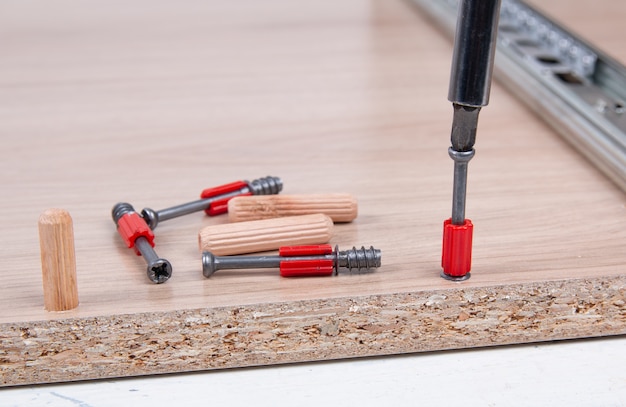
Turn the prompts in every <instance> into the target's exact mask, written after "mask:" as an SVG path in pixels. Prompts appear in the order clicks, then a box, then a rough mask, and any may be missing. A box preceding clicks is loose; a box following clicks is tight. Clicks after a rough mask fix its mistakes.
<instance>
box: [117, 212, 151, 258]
mask: <svg viewBox="0 0 626 407" xmlns="http://www.w3.org/2000/svg"><path fill="white" fill-rule="evenodd" d="M117 232H118V233H119V234H120V236H122V239H123V240H124V243H126V246H128V247H129V248H132V247H135V240H137V238H138V237H145V238H146V240H148V242H149V243H150V245H151V246H152V247H154V233H152V230H150V227H149V226H148V224H147V223H146V221H145V220H143V218H142V217H141V216H139V214H137V213H135V212H132V213H127V214H125V215H123V216H122V217H121V218H120V219H119V220H118V221H117ZM135 253H137V255H141V253H139V250H137V249H135Z"/></svg>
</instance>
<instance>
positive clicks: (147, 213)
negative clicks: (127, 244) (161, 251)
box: [141, 208, 159, 230]
mask: <svg viewBox="0 0 626 407" xmlns="http://www.w3.org/2000/svg"><path fill="white" fill-rule="evenodd" d="M141 217H142V218H143V220H145V221H146V223H147V224H148V226H149V227H150V229H152V230H154V229H155V228H156V227H157V225H158V224H159V215H158V214H157V213H156V211H155V210H153V209H150V208H144V209H143V210H142V211H141Z"/></svg>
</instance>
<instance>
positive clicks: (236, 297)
mask: <svg viewBox="0 0 626 407" xmlns="http://www.w3.org/2000/svg"><path fill="white" fill-rule="evenodd" d="M558 3H559V4H563V2H558ZM0 7H1V8H2V12H1V13H0V48H1V49H2V50H3V63H2V64H0V90H1V92H0V140H1V141H0V142H1V143H2V148H3V152H4V159H3V160H0V180H1V182H2V185H3V193H2V195H1V196H0V208H1V210H0V224H2V225H3V228H4V230H5V231H6V232H5V233H2V234H0V259H2V261H3V265H4V269H5V276H6V278H5V280H4V283H3V284H2V285H0V375H1V377H2V384H3V385H12V384H25V383H35V382H44V381H62V380H74V379H86V378H103V377H114V376H120V375H138V374H150V373H157V372H174V371H185V370H199V369H210V368H221V367H235V366H250V365H257V364H270V363H283V362H291V361H303V360H322V359H328V358H340V357H352V356H366V355H382V354H392V353H400V352H416V351H428V350H435V349H452V348H458V347H472V346H487V345H497V344H504V343H519V342H528V341H540V340H552V339H562V338H579V337H587V336H600V335H613V334H624V333H626V305H625V304H626V292H625V290H626V282H625V281H624V274H625V272H626V251H625V250H624V247H626V206H625V204H626V197H625V195H624V193H623V192H621V191H619V190H618V189H617V188H616V187H615V186H614V185H613V184H612V183H611V182H609V181H608V180H607V179H605V178H604V177H603V175H602V174H600V173H599V172H598V171H597V170H596V169H595V168H594V167H592V166H591V165H590V164H589V163H588V162H587V161H585V160H584V159H583V158H581V157H580V156H579V155H578V154H577V153H576V152H575V151H574V150H573V149H571V148H570V147H569V145H568V144H567V143H566V142H564V141H563V140H562V139H561V138H559V137H558V136H557V135H556V134H555V133H554V132H553V131H552V130H551V129H550V128H549V127H547V126H546V125H545V124H544V123H542V122H540V121H539V120H538V119H537V118H536V117H535V116H533V114H532V113H530V112H529V110H527V109H526V108H524V107H523V106H522V105H521V104H520V103H518V102H517V101H516V100H515V98H514V95H510V94H507V93H506V92H505V91H503V89H502V88H501V87H500V86H499V84H497V83H496V84H494V86H493V88H492V93H491V99H490V105H489V106H488V107H486V108H485V109H483V111H482V112H481V120H480V126H479V129H478V137H477V143H476V150H477V152H476V157H475V158H474V159H473V160H472V162H471V164H470V168H469V185H468V205H467V216H468V217H469V218H471V219H472V221H473V223H474V225H475V229H474V252H473V267H472V278H471V279H470V280H468V281H466V282H464V283H462V284H455V283H452V282H449V281H445V280H443V279H441V278H440V277H439V272H440V260H441V257H440V256H441V223H442V221H443V220H444V219H446V218H448V217H449V216H450V209H451V194H452V168H453V164H452V161H451V160H450V159H449V157H448V155H447V148H448V146H449V133H450V124H451V119H452V109H451V107H450V103H449V102H448V101H447V100H446V95H447V87H448V75H449V70H450V58H451V50H452V46H451V44H450V42H449V41H448V40H447V39H446V37H444V36H443V35H441V34H440V33H439V32H438V30H437V29H436V28H435V27H433V26H432V25H431V24H430V22H429V21H428V20H426V19H425V18H424V17H423V16H422V15H421V14H419V13H418V12H417V11H416V10H415V9H414V8H413V7H411V6H410V5H408V4H407V3H404V2H401V1H395V0H392V1H389V0H346V1H341V2H330V1H308V0H306V1H300V2H297V3H294V2H289V1H285V0H270V1H266V2H253V1H250V2H245V3H241V2H228V1H212V2H200V1H191V2H186V3H185V4H183V5H181V4H180V3H178V2H170V1H165V0H159V1H151V2H147V1H144V0H139V1H136V2H131V3H128V2H123V3H119V4H118V3H111V2H103V1H93V2H90V3H89V4H87V3H85V4H82V3H76V2H70V1H67V0H54V1H46V2H43V1H39V0H33V1H32V2H29V3H24V2H21V1H12V0H9V1H5V2H3V4H2V6H0ZM546 7H548V5H546ZM576 7H578V9H579V12H580V13H581V15H583V16H584V17H583V18H588V19H589V20H594V21H599V23H598V25H597V27H598V28H597V29H598V30H606V27H611V30H613V31H612V32H613V33H614V36H615V38H608V37H610V36H606V37H607V42H606V43H603V44H602V45H603V47H604V48H605V49H607V50H608V51H613V50H615V52H617V53H620V52H621V53H623V52H624V48H623V47H622V44H621V43H622V40H621V39H622V38H623V35H621V34H626V33H625V32H624V30H625V28H624V25H623V24H622V22H623V18H624V16H626V3H622V2H609V1H600V2H595V3H594V4H592V5H586V3H585V2H582V1H578V0H577V1H572V2H567V8H568V10H569V9H573V8H576ZM585 7H586V9H585ZM606 7H610V9H611V12H610V13H608V14H607V15H603V16H602V18H599V17H598V14H597V13H599V12H601V11H602V10H603V9H604V8H606ZM568 13H570V12H569V11H568ZM594 13H596V14H594ZM592 15H594V16H595V17H591V16H592ZM600 26H601V27H600ZM573 28H574V29H575V28H576V27H573ZM585 28H586V29H589V30H593V26H592V25H590V24H586V25H585ZM620 30H621V31H620ZM582 34H583V35H587V34H588V33H587V32H585V31H583V32H582ZM603 38H604V37H603ZM622 58H623V55H622ZM265 174H274V175H277V176H280V177H281V178H282V179H283V181H284V190H283V193H285V194H305V193H328V192H332V193H350V194H353V195H354V196H355V197H357V199H358V200H359V217H358V218H357V219H356V220H355V221H353V222H351V223H348V224H341V225H336V226H335V230H334V231H335V233H334V236H333V238H332V240H331V244H338V245H339V246H342V247H343V246H352V245H361V244H367V245H373V246H375V247H377V248H380V249H381V250H382V251H383V253H384V256H383V265H382V267H381V268H380V269H378V270H377V272H376V273H369V274H353V275H346V276H338V277H336V278H325V279H281V278H278V277H276V275H275V273H274V272H273V271H267V272H263V271H260V272H259V271H255V272H251V273H245V272H244V273H224V274H222V275H218V274H216V275H215V276H213V277H212V278H211V279H205V278H204V277H203V276H202V271H201V270H202V268H201V263H200V255H199V253H198V249H197V247H198V243H197V233H198V230H199V229H201V228H202V227H205V226H209V225H219V224H224V223H226V222H227V218H226V217H225V216H218V217H206V216H204V215H203V214H201V213H198V214H193V215H188V216H185V217H181V218H180V219H176V220H172V221H169V222H164V223H163V225H159V227H158V229H157V230H156V231H155V234H156V239H155V242H156V249H157V250H158V253H159V255H161V256H163V257H165V258H167V259H168V260H169V261H170V262H171V263H172V265H173V267H174V274H173V277H172V278H171V279H170V280H169V281H168V282H167V283H165V284H161V285H155V284H153V283H151V282H150V281H148V280H147V279H146V277H145V264H144V262H143V260H142V259H141V258H140V257H137V256H135V255H134V254H133V253H132V251H129V250H128V249H127V248H126V247H124V245H123V242H122V241H121V239H120V238H119V236H118V235H117V232H116V230H115V225H114V224H113V222H112V221H111V218H110V210H111V207H112V206H113V204H114V203H116V202H119V201H127V202H130V203H132V204H133V205H135V207H139V208H141V207H144V206H149V207H152V208H166V207H170V206H173V205H176V204H179V203H181V202H186V201H190V200H193V199H197V197H198V194H199V193H200V191H201V190H202V189H204V188H207V187H210V186H214V185H222V184H224V183H227V182H231V181H235V180H239V179H252V178H256V177H259V176H263V175H265ZM50 207H63V208H66V209H67V210H68V211H69V212H70V213H72V217H73V220H74V233H75V248H76V265H77V279H78V285H79V286H80V290H81V303H80V306H79V307H78V308H76V309H74V310H71V311H66V312H65V313H63V314H61V315H58V314H56V313H55V315H51V314H52V313H49V312H46V311H45V310H44V305H43V293H42V288H41V270H40V258H39V253H38V251H39V248H38V243H37V240H38V238H37V217H38V215H39V214H40V213H41V212H42V211H43V210H44V209H45V208H50Z"/></svg>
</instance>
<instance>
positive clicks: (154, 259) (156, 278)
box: [112, 202, 172, 284]
mask: <svg viewBox="0 0 626 407" xmlns="http://www.w3.org/2000/svg"><path fill="white" fill-rule="evenodd" d="M124 215H134V216H136V219H138V220H139V221H140V222H144V221H143V220H142V219H141V218H140V217H139V215H138V214H137V213H136V212H135V209H134V208H133V207H132V205H130V204H128V203H125V202H120V203H118V204H116V205H115V206H114V207H113V211H112V216H113V221H114V222H115V224H116V225H117V226H118V231H119V232H120V235H122V233H123V231H120V230H119V220H120V219H121V218H122V217H123V216H124ZM144 223H145V222H144ZM145 227H147V225H145ZM122 237H123V238H125V237H124V236H122ZM134 247H135V248H136V249H137V250H138V251H139V253H141V256H142V257H143V258H144V260H145V261H146V263H147V264H148V268H147V270H146V271H147V274H148V278H149V279H150V281H152V282H154V283H157V284H161V283H164V282H166V281H167V280H168V279H169V278H170V277H171V276H172V265H171V264H170V262H169V261H167V260H165V259H162V258H160V257H159V256H158V255H157V254H156V252H155V251H154V249H153V248H152V245H151V244H150V242H149V241H148V239H146V238H145V237H144V236H139V237H137V238H136V239H135V240H134Z"/></svg>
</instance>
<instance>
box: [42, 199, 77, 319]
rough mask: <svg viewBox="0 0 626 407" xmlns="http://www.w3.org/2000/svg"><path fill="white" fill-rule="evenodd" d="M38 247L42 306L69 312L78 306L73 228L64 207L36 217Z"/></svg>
mask: <svg viewBox="0 0 626 407" xmlns="http://www.w3.org/2000/svg"><path fill="white" fill-rule="evenodd" d="M39 246H40V250H41V274H42V279H43V300H44V308H45V309H46V310H47V311H68V310H71V309H74V308H76V307H78V287H77V285H76V254H75V250H74V227H73V224H72V217H71V216H70V214H69V213H68V212H67V211H66V210H64V209H57V208H52V209H46V210H45V211H44V212H43V213H42V214H41V215H40V216H39Z"/></svg>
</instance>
